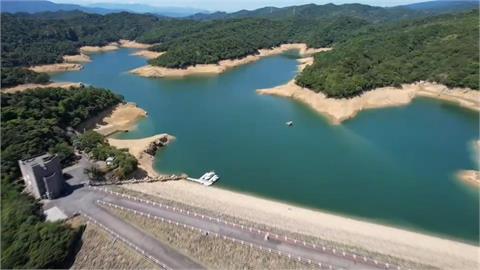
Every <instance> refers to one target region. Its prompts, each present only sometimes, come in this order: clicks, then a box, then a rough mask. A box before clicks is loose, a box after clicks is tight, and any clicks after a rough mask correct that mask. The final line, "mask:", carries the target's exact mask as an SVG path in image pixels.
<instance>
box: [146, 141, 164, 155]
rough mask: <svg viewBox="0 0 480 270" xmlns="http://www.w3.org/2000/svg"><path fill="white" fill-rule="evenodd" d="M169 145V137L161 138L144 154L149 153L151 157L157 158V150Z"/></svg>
mask: <svg viewBox="0 0 480 270" xmlns="http://www.w3.org/2000/svg"><path fill="white" fill-rule="evenodd" d="M167 143H168V137H167V136H163V137H160V138H158V139H156V140H154V141H153V142H151V143H150V144H149V145H148V147H147V148H146V149H145V150H144V151H143V152H145V153H147V154H149V155H151V156H155V154H156V153H157V150H158V149H159V148H162V147H164V146H165V145H166V144H167Z"/></svg>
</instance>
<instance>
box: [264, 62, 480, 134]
mask: <svg viewBox="0 0 480 270" xmlns="http://www.w3.org/2000/svg"><path fill="white" fill-rule="evenodd" d="M299 62H300V64H299V71H302V70H303V68H305V67H306V66H307V65H310V64H311V63H313V58H303V59H299ZM257 93H258V94H260V95H274V96H280V97H287V98H292V99H295V100H297V101H300V102H302V103H304V104H306V105H307V106H309V107H310V108H312V109H313V110H315V111H316V112H318V113H320V114H322V115H324V116H325V117H326V118H327V119H328V120H329V121H330V122H331V123H332V124H335V125H338V124H341V123H342V122H343V121H345V120H347V119H351V118H353V117H355V116H356V115H357V114H358V113H359V112H360V111H363V110H367V109H376V108H385V107H395V106H404V105H407V104H410V103H411V102H412V100H413V99H414V98H415V97H429V98H435V99H440V100H444V101H449V102H452V103H455V104H457V105H459V106H461V107H464V108H467V109H471V110H475V111H480V91H475V90H471V89H468V88H448V87H446V86H444V85H441V84H437V83H431V82H423V81H421V82H416V83H412V84H403V85H402V88H395V87H382V88H377V89H373V90H370V91H366V92H364V93H363V94H361V95H360V96H357V97H353V98H349V99H347V98H341V99H336V98H328V97H326V96H325V94H323V93H321V92H319V93H316V92H314V91H312V90H310V89H308V88H303V87H301V86H299V85H297V84H296V83H295V80H291V81H289V82H288V83H286V84H284V85H280V86H277V87H273V88H269V89H258V90H257Z"/></svg>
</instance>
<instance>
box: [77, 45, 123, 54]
mask: <svg viewBox="0 0 480 270" xmlns="http://www.w3.org/2000/svg"><path fill="white" fill-rule="evenodd" d="M119 46H120V44H119V43H118V42H111V43H109V44H107V45H105V46H82V47H80V49H79V51H80V53H83V54H90V53H99V52H111V51H115V50H118V49H119V48H120V47H119Z"/></svg>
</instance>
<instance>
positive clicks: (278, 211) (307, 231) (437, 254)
mask: <svg viewBox="0 0 480 270" xmlns="http://www.w3.org/2000/svg"><path fill="white" fill-rule="evenodd" d="M126 187H127V188H129V189H132V190H135V191H139V192H143V193H146V194H150V195H154V196H159V197H161V198H164V199H167V200H172V201H176V202H179V203H182V204H187V205H192V206H195V207H199V208H203V209H207V210H209V211H212V212H214V213H216V214H218V215H227V216H233V217H236V218H240V219H244V220H248V221H251V222H254V223H257V224H265V225H266V226H268V227H274V228H279V229H282V230H286V231H291V232H295V233H300V234H304V235H311V236H314V237H318V238H321V239H323V240H326V241H332V242H335V243H341V244H344V245H347V246H353V247H357V248H361V249H364V250H370V251H374V252H378V253H381V254H385V255H390V256H393V257H397V258H402V259H405V260H409V261H414V262H417V263H421V264H429V265H433V266H435V267H439V268H444V269H475V267H477V265H478V257H477V255H478V250H479V248H478V247H477V246H474V245H471V244H466V243H462V242H457V241H454V240H449V239H444V238H441V237H437V236H431V235H426V234H423V233H418V232H415V231H409V230H405V229H400V228H395V227H391V226H387V225H382V224H376V223H373V222H370V221H363V220H359V219H355V218H350V217H346V216H342V215H338V214H331V213H328V212H323V211H321V210H315V209H309V208H305V207H300V206H295V205H292V204H289V203H285V202H279V201H275V200H272V199H270V198H262V197H257V196H254V195H250V194H246V193H241V192H237V191H230V190H228V189H222V188H217V187H215V186H213V187H205V186H202V185H198V184H195V183H190V182H188V181H171V182H162V183H141V184H134V185H126Z"/></svg>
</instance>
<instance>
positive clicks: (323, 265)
mask: <svg viewBox="0 0 480 270" xmlns="http://www.w3.org/2000/svg"><path fill="white" fill-rule="evenodd" d="M97 203H98V204H101V205H105V206H109V207H113V208H115V209H120V210H123V211H127V212H131V213H133V214H135V215H140V216H143V217H146V218H149V219H152V220H154V221H157V222H158V221H160V222H164V223H168V224H170V225H175V226H178V227H182V228H185V229H190V230H192V231H198V232H199V233H201V234H204V235H211V236H213V237H215V238H220V239H223V240H228V241H231V242H233V243H238V244H241V245H244V246H247V247H250V248H256V249H258V250H260V251H263V252H267V253H271V254H277V255H280V256H284V257H287V258H288V259H291V260H296V261H299V262H302V263H306V264H309V265H312V266H318V267H320V268H321V269H329V270H333V269H336V270H337V269H338V270H342V269H343V268H339V267H337V266H333V265H331V264H328V263H324V262H314V261H313V260H311V259H306V258H303V257H301V256H294V255H292V254H290V253H286V252H282V251H274V250H272V249H271V248H266V247H263V246H261V245H257V244H253V243H247V242H245V241H243V240H239V239H236V238H233V237H230V236H226V235H222V234H219V233H216V232H212V231H207V230H203V229H200V228H197V227H194V226H191V225H188V224H184V223H181V222H177V221H173V220H171V219H168V218H164V217H160V216H157V215H153V214H150V213H146V212H142V211H138V210H135V209H131V208H128V207H124V206H121V205H117V204H114V203H110V202H106V201H102V200H97Z"/></svg>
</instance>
